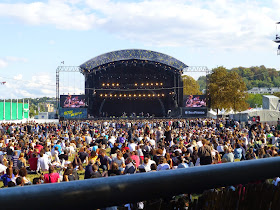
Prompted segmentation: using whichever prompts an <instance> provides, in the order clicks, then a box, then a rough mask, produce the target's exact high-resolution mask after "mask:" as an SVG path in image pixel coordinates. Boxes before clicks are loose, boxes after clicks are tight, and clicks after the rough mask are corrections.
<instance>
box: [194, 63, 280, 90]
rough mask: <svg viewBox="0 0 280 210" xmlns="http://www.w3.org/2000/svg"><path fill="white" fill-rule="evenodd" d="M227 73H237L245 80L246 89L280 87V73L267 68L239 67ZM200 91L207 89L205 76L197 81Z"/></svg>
mask: <svg viewBox="0 0 280 210" xmlns="http://www.w3.org/2000/svg"><path fill="white" fill-rule="evenodd" d="M227 71H233V72H236V73H237V74H238V75H239V76H241V77H242V79H243V80H244V82H245V84H246V87H247V89H248V90H250V89H251V88H253V87H280V72H279V71H276V69H274V68H266V67H265V66H252V67H249V68H246V67H237V68H232V69H227ZM197 82H198V84H199V86H200V90H203V89H205V88H206V80H205V76H201V77H199V78H198V80H197Z"/></svg>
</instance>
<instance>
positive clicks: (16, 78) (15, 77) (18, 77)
mask: <svg viewBox="0 0 280 210" xmlns="http://www.w3.org/2000/svg"><path fill="white" fill-rule="evenodd" d="M14 79H15V80H21V79H22V74H18V75H16V76H14Z"/></svg>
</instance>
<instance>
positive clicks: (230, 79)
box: [183, 66, 280, 111]
mask: <svg viewBox="0 0 280 210" xmlns="http://www.w3.org/2000/svg"><path fill="white" fill-rule="evenodd" d="M206 80H208V82H209V86H208V87H206ZM183 83H184V94H185V95H190V94H201V92H202V91H203V90H205V92H206V93H207V94H210V97H208V99H209V101H208V104H210V107H211V108H212V109H215V110H218V109H226V110H234V111H243V110H246V109H248V108H249V107H251V108H254V107H256V106H260V105H262V95H261V94H248V93H247V90H248V89H251V88H253V87H279V86H280V72H278V71H276V69H273V68H266V67H265V66H259V67H250V68H245V67H238V68H232V69H226V68H225V67H222V66H221V67H217V68H214V69H212V73H211V74H210V75H208V76H207V78H206V76H201V77H199V78H198V80H197V81H195V80H194V79H193V78H192V77H190V76H185V75H184V76H183ZM206 89H207V91H206ZM274 95H276V96H278V97H279V96H280V93H275V94H274Z"/></svg>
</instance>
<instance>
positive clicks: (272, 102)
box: [263, 95, 279, 111]
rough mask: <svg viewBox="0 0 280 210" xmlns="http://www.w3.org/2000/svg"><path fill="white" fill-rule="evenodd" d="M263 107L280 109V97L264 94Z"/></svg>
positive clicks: (274, 109)
mask: <svg viewBox="0 0 280 210" xmlns="http://www.w3.org/2000/svg"><path fill="white" fill-rule="evenodd" d="M263 109H268V110H273V111H279V97H277V96H273V95H263Z"/></svg>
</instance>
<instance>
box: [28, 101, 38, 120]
mask: <svg viewBox="0 0 280 210" xmlns="http://www.w3.org/2000/svg"><path fill="white" fill-rule="evenodd" d="M37 113H38V110H37V107H36V106H35V105H34V104H31V105H30V107H29V117H30V118H32V117H34V116H35V115H36V114H37Z"/></svg>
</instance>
